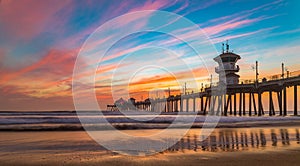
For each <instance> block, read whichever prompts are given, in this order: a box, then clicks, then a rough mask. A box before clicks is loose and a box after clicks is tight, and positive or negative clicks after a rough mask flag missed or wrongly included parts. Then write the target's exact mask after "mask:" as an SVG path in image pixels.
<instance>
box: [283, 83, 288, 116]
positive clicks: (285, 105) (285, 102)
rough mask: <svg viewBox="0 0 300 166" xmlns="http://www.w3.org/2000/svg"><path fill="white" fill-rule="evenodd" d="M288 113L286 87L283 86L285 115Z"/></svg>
mask: <svg viewBox="0 0 300 166" xmlns="http://www.w3.org/2000/svg"><path fill="white" fill-rule="evenodd" d="M286 115H287V99H286V87H284V88H283V116H286Z"/></svg>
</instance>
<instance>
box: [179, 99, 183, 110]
mask: <svg viewBox="0 0 300 166" xmlns="http://www.w3.org/2000/svg"><path fill="white" fill-rule="evenodd" d="M180 112H183V98H182V97H181V99H180Z"/></svg>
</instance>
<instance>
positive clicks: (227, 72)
mask: <svg viewBox="0 0 300 166" xmlns="http://www.w3.org/2000/svg"><path fill="white" fill-rule="evenodd" d="M239 59H241V57H240V56H239V55H237V54H235V53H233V52H232V51H229V44H228V41H227V42H226V51H225V50H224V43H222V54H220V55H219V56H217V57H215V58H214V60H215V61H216V62H217V63H218V64H219V66H218V67H216V68H215V71H216V73H218V74H219V83H222V82H223V83H225V79H226V84H227V85H231V84H238V83H239V78H240V76H239V75H238V74H236V73H237V72H239V71H240V68H239V66H238V65H236V63H237V61H238V60H239Z"/></svg>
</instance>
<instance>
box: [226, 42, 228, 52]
mask: <svg viewBox="0 0 300 166" xmlns="http://www.w3.org/2000/svg"><path fill="white" fill-rule="evenodd" d="M226 52H229V44H228V40H226Z"/></svg>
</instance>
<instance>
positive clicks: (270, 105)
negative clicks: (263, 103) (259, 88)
mask: <svg viewBox="0 0 300 166" xmlns="http://www.w3.org/2000/svg"><path fill="white" fill-rule="evenodd" d="M269 115H270V116H272V115H275V110H274V103H273V96H272V91H269Z"/></svg>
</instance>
